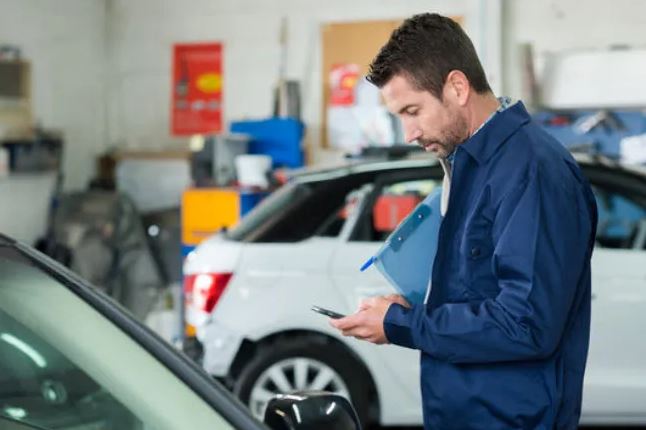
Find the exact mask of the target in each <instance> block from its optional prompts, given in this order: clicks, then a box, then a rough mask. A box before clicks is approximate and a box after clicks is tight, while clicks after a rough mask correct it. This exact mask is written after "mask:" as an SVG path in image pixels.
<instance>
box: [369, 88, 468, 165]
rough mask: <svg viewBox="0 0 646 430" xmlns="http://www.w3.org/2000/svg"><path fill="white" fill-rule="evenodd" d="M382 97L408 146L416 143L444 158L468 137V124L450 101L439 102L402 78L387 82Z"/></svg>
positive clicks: (448, 98)
mask: <svg viewBox="0 0 646 430" xmlns="http://www.w3.org/2000/svg"><path fill="white" fill-rule="evenodd" d="M445 90H446V88H445ZM445 92H446V91H445ZM381 94H382V95H383V97H384V100H385V102H386V106H387V107H388V110H389V111H390V112H392V113H394V114H396V115H397V116H398V117H399V118H400V119H401V121H402V125H403V127H404V137H405V139H406V142H408V143H412V142H417V144H418V145H420V146H421V147H423V148H424V149H425V150H426V151H429V152H432V153H434V154H435V155H436V156H438V157H440V158H445V157H447V156H448V155H449V154H450V153H451V152H453V150H454V149H455V147H456V146H457V145H459V144H461V143H462V142H464V141H465V140H466V139H467V138H468V137H469V131H468V126H467V121H466V119H465V117H464V115H463V114H462V112H461V111H460V109H459V106H458V105H457V104H456V103H453V102H451V98H450V97H443V100H442V101H440V100H439V99H438V98H437V97H435V96H434V95H433V94H431V93H430V92H428V91H420V90H418V89H416V88H414V87H413V85H412V84H411V83H410V82H409V80H408V79H407V78H406V77H404V76H402V75H395V76H394V77H393V78H392V79H391V80H390V81H388V82H387V83H386V85H384V86H383V88H382V89H381Z"/></svg>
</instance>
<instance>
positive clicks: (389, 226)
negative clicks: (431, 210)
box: [352, 179, 442, 242]
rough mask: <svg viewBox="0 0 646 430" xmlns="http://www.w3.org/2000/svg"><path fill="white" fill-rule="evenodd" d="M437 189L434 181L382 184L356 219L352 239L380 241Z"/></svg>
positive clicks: (437, 183) (438, 183)
mask: <svg viewBox="0 0 646 430" xmlns="http://www.w3.org/2000/svg"><path fill="white" fill-rule="evenodd" d="M441 186H442V182H441V181H439V180H437V179H419V180H418V179H415V180H401V181H395V182H392V183H388V184H386V185H384V186H383V187H381V189H380V190H379V191H378V192H377V195H376V196H375V198H374V201H373V203H372V206H371V207H370V208H369V209H368V211H367V212H366V213H365V214H364V215H365V216H364V217H362V218H361V219H360V220H359V225H358V226H357V228H356V229H355V233H354V234H353V236H352V240H356V241H373V242H383V241H384V240H386V238H387V237H388V235H390V233H392V232H393V230H395V228H397V225H399V223H400V222H401V221H402V220H403V219H404V218H405V217H406V216H407V215H408V214H409V213H410V212H411V211H412V210H413V209H414V208H415V207H416V206H417V205H418V204H419V203H420V202H421V201H422V200H423V199H424V198H425V197H426V196H427V195H428V194H430V193H431V192H432V191H433V190H434V189H436V188H437V187H441Z"/></svg>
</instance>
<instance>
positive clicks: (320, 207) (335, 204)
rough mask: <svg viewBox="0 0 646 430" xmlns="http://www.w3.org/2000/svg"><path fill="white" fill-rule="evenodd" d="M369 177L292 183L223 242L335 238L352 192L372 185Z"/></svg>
mask: <svg viewBox="0 0 646 430" xmlns="http://www.w3.org/2000/svg"><path fill="white" fill-rule="evenodd" d="M373 178H374V174H373V173H366V174H356V175H348V176H344V177H339V178H332V179H322V180H316V181H310V182H292V183H288V184H287V185H285V186H283V187H282V188H280V189H279V190H277V191H276V192H275V193H273V194H271V195H270V196H269V197H267V198H266V199H264V200H263V201H262V202H260V203H259V204H258V206H257V207H256V208H254V209H253V210H252V211H251V212H250V213H249V214H248V215H247V216H245V217H244V218H242V219H241V220H240V223H239V224H238V225H237V226H236V227H235V228H233V229H232V230H230V231H229V232H228V233H227V238H228V239H230V240H235V241H242V242H254V243H258V242H262V243H266V242H283V243H284V242H298V241H302V240H305V239H309V238H311V237H313V236H325V237H336V236H338V234H339V233H340V231H341V227H342V226H343V223H344V222H345V218H344V217H345V216H346V215H347V213H346V212H344V206H345V205H346V204H347V198H348V197H349V196H350V193H351V192H352V190H355V189H357V188H360V187H361V186H362V185H363V184H366V183H370V182H372V180H373Z"/></svg>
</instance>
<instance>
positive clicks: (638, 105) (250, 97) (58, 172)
mask: <svg viewBox="0 0 646 430" xmlns="http://www.w3.org/2000/svg"><path fill="white" fill-rule="evenodd" d="M427 12H433V13H439V14H442V15H445V16H449V17H451V18H452V19H454V20H455V21H456V22H458V23H459V24H460V25H461V26H462V27H463V28H464V30H465V31H466V32H467V34H468V35H469V37H470V38H471V39H472V41H473V44H474V46H475V48H476V51H477V53H478V56H479V58H480V60H481V62H482V64H483V67H484V69H485V71H486V75H487V78H488V80H489V83H490V85H491V87H492V90H493V92H494V94H495V95H496V96H509V97H511V98H512V99H513V100H522V101H523V102H524V103H525V105H526V106H527V108H528V109H529V111H530V113H531V115H532V119H533V120H534V121H536V122H538V123H539V124H540V125H541V126H543V127H544V128H545V129H546V130H547V131H548V133H550V134H551V135H553V136H554V137H556V138H557V139H558V140H559V141H560V142H561V143H562V144H563V145H565V146H566V148H568V149H569V150H570V151H571V152H572V153H574V154H576V156H577V158H576V159H577V161H580V163H581V165H582V168H583V170H584V173H586V174H588V173H589V175H590V176H589V178H590V180H591V182H592V183H593V187H594V188H595V192H597V191H598V195H597V204H598V206H599V211H600V212H599V213H600V218H599V227H598V233H597V244H596V246H597V248H599V249H603V250H607V253H608V257H607V260H604V261H602V260H603V259H604V258H606V257H604V256H605V255H606V254H604V251H601V252H600V253H598V254H597V257H596V258H597V259H596V260H595V261H593V272H594V270H595V267H599V268H600V269H599V273H601V271H602V269H603V276H601V275H600V278H599V279H601V281H599V282H600V284H599V286H598V287H597V286H596V284H595V282H596V281H595V280H594V278H593V325H592V335H591V336H592V337H591V352H590V361H589V364H588V372H589V373H588V374H587V375H586V377H587V378H589V379H588V380H587V381H586V384H587V383H588V382H589V383H590V388H589V389H590V391H587V390H588V385H586V388H585V390H584V402H583V405H584V406H583V416H582V417H583V418H582V426H583V427H582V428H598V426H604V428H606V427H605V426H610V427H607V428H620V427H619V426H632V427H631V428H646V400H645V399H646V371H645V370H644V367H643V365H642V362H643V360H641V359H640V357H643V354H642V353H646V341H644V337H643V336H641V335H640V334H639V328H635V327H639V326H641V323H640V322H639V321H642V320H643V318H644V315H646V289H645V287H646V272H644V273H643V274H642V273H640V270H642V269H640V268H644V267H646V168H645V167H644V164H646V79H644V76H646V32H645V31H644V25H645V24H646V18H644V17H646V3H644V2H641V1H636V0H615V1H612V2H610V1H604V0H591V1H588V2H576V1H574V0H565V1H555V0H554V1H553V0H538V1H532V2H530V1H521V0H451V1H450V0H407V1H392V0H390V1H389V0H355V1H352V2H348V1H341V0H328V1H325V2H315V1H312V0H274V1H272V2H268V1H261V0H193V1H190V2H186V1H179V0H0V196H2V197H1V198H2V201H3V202H4V203H3V204H2V209H0V233H2V234H3V235H6V236H9V237H11V238H14V239H16V240H18V241H20V242H22V243H24V244H26V245H29V246H32V247H34V248H36V249H37V250H38V251H40V252H42V253H43V254H45V255H47V256H49V257H50V258H52V259H53V260H55V261H57V262H59V263H60V264H61V265H63V266H64V267H67V268H69V269H70V270H71V271H72V272H74V273H75V274H78V275H79V276H80V277H81V278H83V279H85V280H87V281H88V283H89V284H90V285H92V287H93V288H96V289H97V290H98V291H100V293H101V294H105V295H107V296H109V297H111V299H113V300H114V301H116V302H118V303H119V304H120V305H121V306H123V307H124V308H125V309H126V310H127V312H128V313H130V314H131V315H132V316H133V317H134V318H135V319H136V320H137V321H139V322H141V323H142V324H144V325H145V326H147V327H148V328H149V329H150V330H152V331H153V332H154V333H156V334H157V335H158V336H160V337H161V338H162V339H164V340H165V341H167V342H168V344H169V345H171V346H172V347H173V348H174V349H175V350H176V351H178V352H179V353H181V354H184V355H186V356H188V357H189V358H190V359H191V360H193V361H195V363H197V364H198V365H199V366H201V367H203V368H204V370H205V375H207V377H211V378H213V379H215V380H217V381H219V382H220V383H222V384H223V385H224V386H225V387H227V389H229V390H231V391H232V392H233V393H234V394H235V395H236V396H237V397H239V398H241V399H242V401H243V403H245V404H246V405H247V406H248V407H249V408H250V410H251V411H252V414H255V416H256V417H257V418H259V419H262V415H263V413H264V410H265V407H266V400H267V399H265V400H264V401H263V400H262V399H263V397H262V395H261V394H258V393H260V391H257V390H262V389H265V390H269V391H271V392H272V393H278V392H285V391H287V392H289V391H296V389H297V388H298V389H305V388H311V389H314V388H315V389H318V390H326V391H333V392H336V393H340V394H342V395H345V396H350V397H356V396H352V391H353V388H352V385H353V384H357V385H360V386H362V387H365V390H366V391H365V393H364V394H365V397H364V398H363V400H361V401H359V400H357V399H356V398H353V399H352V400H353V405H354V406H355V408H357V409H359V410H360V413H359V415H360V416H361V419H362V420H363V418H364V417H363V416H362V413H364V412H365V416H366V417H370V419H369V420H367V421H364V423H365V424H368V425H369V426H370V427H369V428H410V429H412V428H421V425H422V421H421V419H422V416H421V405H420V404H418V403H416V402H418V401H419V393H418V392H417V391H416V389H417V381H416V380H415V376H416V375H417V373H416V372H417V370H418V369H412V370H411V371H410V372H408V373H410V375H409V374H408V373H407V371H405V372H403V373H402V375H403V376H402V378H403V379H407V380H408V379H410V380H411V381H413V382H411V383H410V385H411V387H414V388H413V389H412V390H413V391H412V392H411V394H410V397H406V401H405V402H404V401H402V403H406V406H405V407H404V406H401V408H400V407H399V406H398V407H397V408H400V409H399V410H395V409H397V408H395V407H393V408H392V410H390V411H389V410H386V409H384V407H383V406H379V405H380V404H381V405H384V404H390V405H392V404H395V403H396V402H397V401H399V400H397V399H398V398H400V397H401V396H403V395H404V394H401V395H400V394H397V395H395V391H393V392H392V394H391V397H388V396H389V394H388V393H387V391H388V389H385V388H384V387H389V386H390V385H388V384H391V383H392V384H395V382H392V381H391V382H379V381H378V380H377V379H376V378H375V377H374V375H373V376H372V377H371V372H372V369H373V368H375V367H379V366H386V367H387V366H388V365H387V364H375V363H367V364H365V365H364V364H361V363H357V361H360V360H359V359H357V357H359V356H355V355H353V354H354V352H352V354H349V355H352V357H353V358H352V360H354V361H352V360H350V359H349V358H348V360H346V361H343V360H340V361H339V360H338V357H339V356H343V354H344V353H347V350H346V349H344V348H345V346H344V345H341V344H340V343H339V342H340V341H339V340H337V339H334V338H333V337H332V336H331V335H330V333H331V329H330V327H329V326H328V324H327V319H326V318H325V317H322V316H320V315H318V314H316V313H314V312H312V311H311V310H310V307H311V306H313V305H320V306H322V307H325V308H330V309H334V310H336V311H339V312H341V313H343V314H345V313H348V312H353V311H354V309H353V308H352V306H353V303H355V304H356V303H357V302H358V300H359V299H360V298H362V297H366V296H369V295H370V294H374V293H375V291H372V292H371V291H368V290H369V289H368V290H367V292H366V291H364V292H361V291H360V288H359V287H357V285H363V284H364V283H365V284H367V283H368V281H364V279H369V277H370V276H373V277H376V276H378V274H365V275H362V272H360V271H359V269H360V267H361V265H362V264H363V262H364V261H365V260H366V259H368V258H369V257H371V256H372V255H373V254H374V253H375V252H376V251H377V250H378V249H379V247H380V246H381V244H382V243H383V242H384V241H385V240H387V238H388V236H389V234H390V233H392V232H393V231H394V230H395V228H396V227H397V225H399V223H400V222H401V221H403V220H404V219H405V218H406V216H407V215H408V214H409V213H411V211H412V210H414V208H415V207H417V205H418V204H420V202H421V201H422V199H423V198H424V197H425V196H426V195H428V194H429V193H431V192H432V191H433V190H434V189H436V187H441V181H442V173H441V170H440V169H439V166H438V165H437V163H436V162H435V160H434V159H433V157H432V156H429V155H427V154H425V153H424V152H423V150H421V149H420V148H418V147H417V146H416V145H414V144H409V143H407V142H405V139H404V135H403V131H402V126H401V124H400V123H399V121H398V120H397V118H396V116H395V115H393V114H391V113H389V112H388V111H387V109H386V107H385V106H384V104H383V100H382V99H381V97H380V94H379V90H378V89H377V88H376V87H374V86H373V85H372V84H370V83H369V82H367V81H366V80H365V79H364V76H365V75H366V73H367V72H368V67H369V64H370V62H371V60H372V59H373V58H374V56H375V55H376V53H377V52H378V50H379V48H380V47H381V46H382V45H383V44H384V43H385V42H386V41H387V40H388V38H389V36H390V34H391V32H392V31H393V30H394V29H395V28H397V27H398V26H399V25H400V24H401V23H402V22H403V20H405V19H406V18H408V17H410V16H412V15H415V14H419V13H427ZM364 162H367V163H372V164H369V165H370V166H372V167H363V168H362V167H356V166H361V165H362V163H364ZM380 163H382V164H383V163H386V164H387V165H381V164H380ZM388 163H390V164H388ZM397 163H400V164H397ZM342 166H355V167H353V168H347V169H346V170H343V169H344V168H343V167H342ZM388 166H390V167H388ZM353 169H354V170H353ZM362 169H363V170H362ZM388 169H392V172H391V171H390V170H388ZM404 170H405V171H404ZM386 173H388V175H386ZM342 179H343V180H342ZM324 180H326V181H327V182H323V181H324ZM375 184H376V185H375ZM375 190H377V191H375ZM375 193H377V194H375ZM308 199H309V200H308ZM298 202H302V203H303V204H302V205H301V206H298ZM367 204H368V205H369V204H374V205H373V208H372V212H370V213H369V214H368V215H366V213H363V212H362V211H363V210H364V209H362V208H363V207H364V206H365V205H367ZM365 217H368V218H369V219H368V218H366V220H365V223H364V224H365V225H364V227H365V228H364V227H361V226H359V227H357V226H356V225H359V224H360V223H362V222H363V221H364V218H365ZM351 222H352V223H356V225H355V227H352V225H350V224H349V223H351ZM316 241H319V242H316ZM346 241H347V243H351V244H352V245H355V244H356V247H353V248H352V249H350V246H348V247H342V246H341V245H340V243H341V242H343V243H346ZM313 243H315V244H313ZM328 248H329V253H328ZM299 259H300V260H303V261H302V264H300V263H299V264H300V266H296V265H293V266H290V264H288V263H289V262H292V261H295V260H299ZM595 264H597V266H595ZM245 265H247V266H245ZM242 268H245V269H244V270H243V269H242ZM326 270H327V272H325V271H326ZM370 270H372V269H370ZM322 272H325V273H322ZM355 272H356V273H355ZM368 272H369V271H367V272H366V273H368ZM375 273H376V272H375ZM323 276H327V277H328V278H329V279H327V280H321V279H322V277H323ZM361 276H365V278H361ZM325 282H330V284H331V285H332V284H334V285H347V286H351V287H352V288H353V289H355V287H356V290H357V291H359V292H354V293H352V294H354V295H352V296H351V297H349V298H347V299H345V301H343V300H341V301H338V302H337V301H335V300H336V299H333V298H331V297H329V296H326V294H325V293H324V292H322V291H324V290H323V287H324V286H325V285H324V284H325ZM277 284H281V285H282V287H283V288H280V287H279V286H277ZM319 284H320V285H319ZM299 285H300V287H299ZM380 285H381V286H380V287H379V288H381V289H377V290H376V291H377V293H378V294H382V293H383V292H384V291H386V293H387V292H388V290H387V285H388V284H387V283H385V282H384V283H382V284H380ZM384 285H385V286H386V287H384ZM310 286H311V288H309V287H310ZM348 288H349V287H348ZM384 288H386V290H384ZM234 289H235V291H234ZM263 289H264V292H262V293H257V291H260V290H263ZM308 289H309V291H306V290H308ZM314 291H318V292H316V293H315V292H314ZM353 291H354V290H353ZM254 294H257V296H255V297H254ZM334 294H336V293H334ZM362 294H363V296H362ZM331 295H333V293H330V296H331ZM299 296H300V297H299ZM234 302H235V306H234V305H233V303H234ZM227 306H228V307H227ZM339 307H341V308H339ZM294 308H298V312H296V311H294ZM218 312H219V315H218ZM265 314H267V315H271V316H273V319H272V320H271V321H273V322H272V324H274V323H275V325H276V327H281V329H280V330H279V329H278V328H276V330H274V331H271V330H269V329H267V330H264V331H263V330H262V329H261V328H260V326H267V323H266V322H264V321H265V320H264V319H261V318H267V315H265ZM290 318H291V319H290ZM254 320H255V321H263V323H262V324H261V323H260V322H258V323H257V324H255V323H254ZM287 320H289V321H287ZM232 325H234V326H232ZM319 330H320V331H319ZM317 333H318V334H317ZM369 348H370V347H368V346H357V350H358V351H360V352H359V353H358V354H359V355H361V354H364V353H365V354H368V355H370V354H377V355H378V353H375V352H370V350H369ZM388 348H391V347H390V346H389V347H388ZM321 350H329V351H331V352H329V353H327V354H322V353H321V355H320V357H319V356H315V357H314V358H312V359H311V360H310V361H306V362H305V361H301V362H299V361H298V360H299V359H301V358H302V357H306V356H308V354H309V353H310V352H312V351H321ZM272 351H273V353H274V354H273V355H272ZM276 351H280V354H278V353H276ZM344 351H345V352H344ZM609 351H611V352H609ZM337 352H338V354H337ZM281 354H282V355H281ZM290 354H291V355H290ZM335 356H336V357H335ZM226 357H229V358H226ZM279 357H283V358H289V359H291V360H292V361H278V360H279ZM225 358H226V359H225ZM315 358H316V359H315ZM328 359H329V360H330V361H329V362H326V360H328ZM294 360H296V361H294ZM384 360H385V361H384V363H388V362H389V361H388V360H395V361H397V360H401V361H400V362H404V363H408V364H406V365H405V366H406V367H411V368H414V367H417V365H418V358H417V356H415V355H414V354H413V355H408V354H403V353H402V354H401V355H399V353H396V354H395V355H393V358H389V359H384ZM407 360H410V361H407ZM281 363H282V366H283V367H282V368H281V367H280V366H278V364H281ZM317 363H318V364H317ZM319 364H320V367H316V366H318V365H319ZM355 365H356V366H355ZM272 366H274V367H272ZM285 366H287V367H285ZM290 366H291V367H290ZM299 366H303V367H302V368H299ZM347 366H350V367H351V368H353V369H355V371H354V372H353V371H351V370H350V371H348V370H346V371H344V370H343V368H344V367H347ZM277 369H278V370H280V371H283V372H284V374H283V376H287V377H291V378H293V379H294V381H295V382H293V381H292V383H287V384H286V385H285V386H280V384H277V383H276V381H275V380H273V382H272V379H271V371H277ZM281 369H282V370H281ZM285 369H287V370H285ZM299 369H301V370H299ZM302 369H305V370H302ZM339 369H341V370H339ZM328 370H330V371H331V372H332V375H333V376H330V377H329V380H326V381H325V382H324V383H323V382H321V379H317V378H319V377H320V378H323V376H320V375H323V374H325V372H327V371H328ZM267 372H270V373H267ZM299 372H303V374H302V376H301V377H302V378H303V379H302V380H301V381H300V383H299V381H298V379H299V376H298V375H299ZM316 372H319V373H316ZM344 372H345V373H344ZM346 374H354V376H352V378H355V377H356V378H363V379H359V380H360V381H361V383H359V382H349V381H348V380H347V378H345V376H344V375H346ZM357 375H359V376H357ZM263 378H264V379H263ZM394 379H397V378H394ZM263 381H265V382H263ZM317 381H318V382H317ZM263 384H264V385H263ZM593 385H596V386H597V388H596V389H595V388H592V386H593ZM263 387H264V388H263ZM268 387H270V388H268ZM407 389H408V388H405V389H402V392H401V393H406V394H405V395H406V396H408V392H407V391H406V390H407ZM254 390H256V391H254ZM362 396H363V395H362ZM254 402H256V403H254ZM357 403H365V404H362V405H358V404H357ZM0 404H1V403H0ZM362 411H363V412H362ZM586 414H587V415H586ZM70 428H71V427H70ZM186 428H191V427H190V426H187V427H186Z"/></svg>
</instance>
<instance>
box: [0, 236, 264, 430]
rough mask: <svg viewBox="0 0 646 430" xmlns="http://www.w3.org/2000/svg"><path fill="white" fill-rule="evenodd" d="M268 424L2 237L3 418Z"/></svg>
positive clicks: (56, 423) (138, 426) (105, 302)
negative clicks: (253, 417)
mask: <svg viewBox="0 0 646 430" xmlns="http://www.w3.org/2000/svg"><path fill="white" fill-rule="evenodd" d="M16 421H17V422H19V423H22V424H24V425H25V426H32V427H33V428H48V429H50V428H51V429H54V428H56V429H67V430H72V429H81V428H83V429H90V428H92V429H95V428H96V429H124V430H153V429H178V430H179V429H185V428H208V429H221V430H232V429H262V428H265V427H264V426H262V425H261V424H260V423H258V422H257V421H255V420H254V419H252V418H251V416H250V415H249V413H248V411H246V410H245V409H244V408H243V407H242V406H241V405H240V404H239V403H238V402H236V401H235V400H233V398H232V397H231V395H230V394H228V393H227V392H226V391H225V390H224V389H223V388H222V387H220V386H218V385H217V384H214V383H213V381H210V379H209V378H208V377H207V375H206V374H204V373H203V372H202V371H201V370H200V369H199V368H198V367H196V366H195V365H194V364H193V363H191V362H189V361H188V360H187V359H186V358H184V357H182V356H180V355H179V354H178V353H177V352H175V351H173V350H172V348H171V347H170V345H168V344H166V343H164V341H163V340H161V339H160V338H158V337H157V336H155V335H154V334H152V333H151V332H149V331H148V330H146V329H145V328H144V327H143V326H141V325H140V324H139V323H137V322H136V321H135V320H134V319H133V318H132V317H130V316H129V315H127V314H126V313H125V312H124V311H123V310H122V309H121V308H120V307H119V306H118V305H116V303H114V302H113V301H111V300H110V299H109V298H107V297H106V296H104V295H102V294H101V293H99V292H98V291H96V290H95V289H93V288H91V287H89V286H87V285H86V284H84V283H83V282H82V281H81V280H80V279H78V278H77V277H76V276H75V275H73V274H71V272H68V271H67V270H66V269H64V268H62V267H61V266H59V265H58V264H56V263H54V262H52V261H51V260H49V259H47V258H46V257H44V256H42V255H40V254H38V253H36V252H35V251H33V250H31V249H30V248H28V247H25V246H22V245H20V244H16V243H14V242H12V241H10V240H7V239H5V238H2V237H0V427H1V428H5V427H7V428H10V427H9V426H10V425H13V424H15V423H16Z"/></svg>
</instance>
